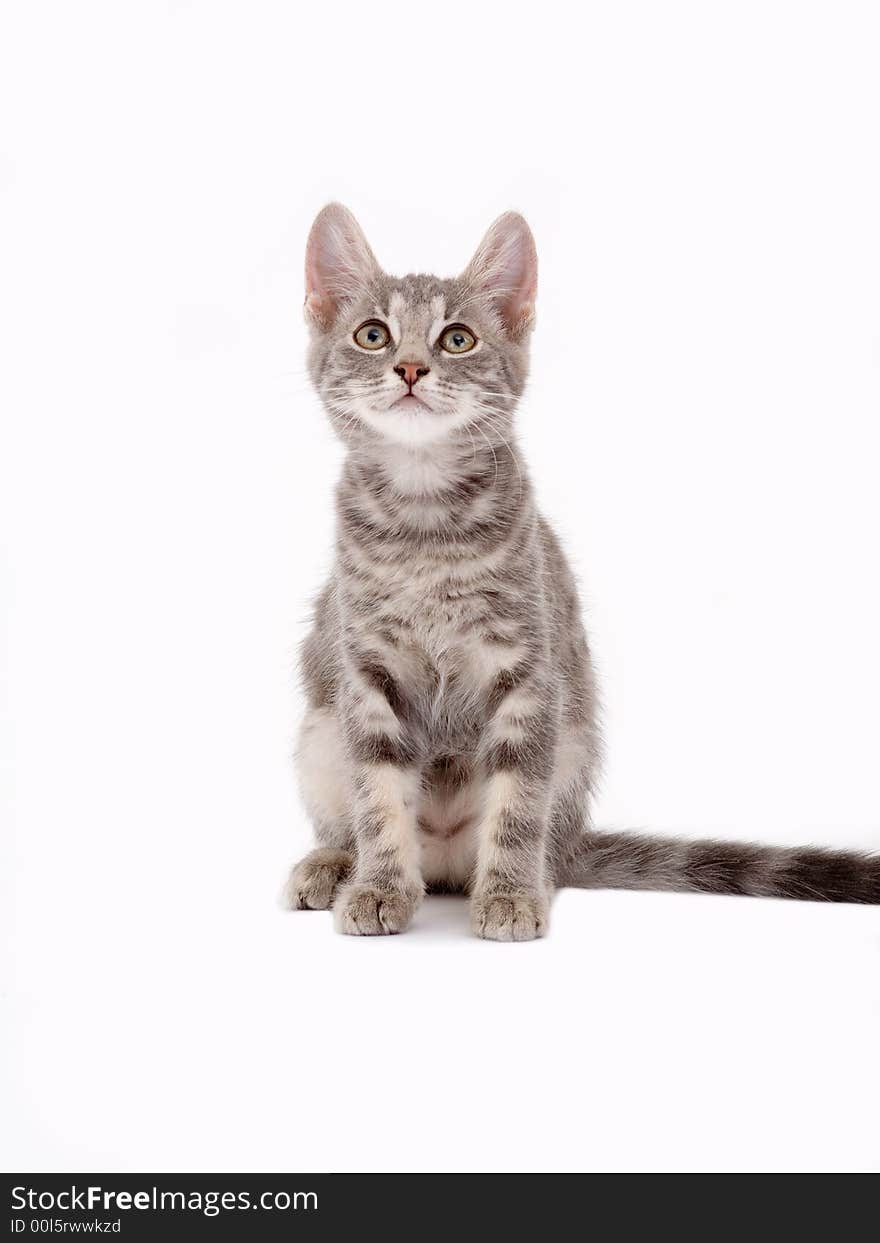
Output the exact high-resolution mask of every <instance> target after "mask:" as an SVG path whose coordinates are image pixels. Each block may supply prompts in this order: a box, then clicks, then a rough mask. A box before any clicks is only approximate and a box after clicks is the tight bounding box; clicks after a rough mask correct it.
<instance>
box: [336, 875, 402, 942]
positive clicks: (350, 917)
mask: <svg viewBox="0 0 880 1243" xmlns="http://www.w3.org/2000/svg"><path fill="white" fill-rule="evenodd" d="M417 901H418V900H417V898H415V897H413V896H412V895H411V894H408V893H404V892H403V891H402V890H399V889H377V888H375V886H373V885H350V886H349V887H348V888H347V889H343V890H342V892H341V893H340V894H339V897H338V899H337V901H336V905H335V907H334V914H335V917H336V930H337V932H344V933H345V934H346V935H347V936H351V937H381V936H387V935H389V934H390V933H394V932H403V931H404V930H405V929H406V928H407V927H408V925H409V922H410V920H411V919H412V917H413V913H414V911H415V909H416V905H417Z"/></svg>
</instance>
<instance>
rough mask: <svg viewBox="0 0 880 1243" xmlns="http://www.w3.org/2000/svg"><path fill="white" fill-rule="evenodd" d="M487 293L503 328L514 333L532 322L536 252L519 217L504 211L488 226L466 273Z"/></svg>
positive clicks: (536, 266)
mask: <svg viewBox="0 0 880 1243" xmlns="http://www.w3.org/2000/svg"><path fill="white" fill-rule="evenodd" d="M466 275H467V277H468V278H469V280H470V281H471V283H472V284H473V285H474V286H475V287H476V288H477V289H479V290H482V291H484V292H485V293H486V294H488V295H489V297H490V298H491V301H492V303H493V305H494V307H495V310H496V312H497V314H498V316H499V318H500V319H501V322H502V325H503V326H504V328H505V329H506V330H507V331H508V332H509V333H511V334H512V335H514V336H516V335H518V334H519V333H520V332H522V331H523V330H524V329H525V328H527V327H528V326H529V325H530V324H531V321H532V314H533V304H534V301H535V295H536V294H537V290H538V255H537V252H536V250H535V242H534V238H533V237H532V233H531V230H530V229H529V226H528V225H527V224H526V222H525V220H524V219H523V217H522V216H520V215H518V214H517V213H516V212H507V213H506V214H505V215H503V216H501V217H500V218H499V219H498V220H496V221H495V223H494V224H493V225H492V227H491V228H490V229H489V231H488V233H487V234H486V236H485V237H484V238H483V241H482V242H481V243H480V246H479V248H478V249H477V253H476V255H474V258H473V260H472V261H471V264H470V267H469V268H468V270H467V273H466Z"/></svg>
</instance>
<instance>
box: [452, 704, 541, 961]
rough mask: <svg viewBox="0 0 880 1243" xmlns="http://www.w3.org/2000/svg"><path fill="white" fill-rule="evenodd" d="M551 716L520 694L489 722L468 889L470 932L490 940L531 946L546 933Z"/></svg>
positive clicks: (503, 705)
mask: <svg viewBox="0 0 880 1243" xmlns="http://www.w3.org/2000/svg"><path fill="white" fill-rule="evenodd" d="M554 745H555V730H554V727H553V714H552V713H551V712H550V711H548V709H547V706H546V702H545V701H544V699H543V696H539V695H537V694H530V693H529V692H528V690H527V689H525V688H520V689H519V690H518V693H517V695H516V697H515V698H514V696H513V695H511V696H510V697H509V700H508V702H507V703H502V705H501V707H500V709H499V711H498V712H497V713H496V715H495V716H494V717H493V719H492V721H491V722H490V725H489V729H488V731H487V738H486V747H485V755H484V760H485V765H486V771H487V785H486V792H485V799H484V807H483V815H482V818H481V821H480V825H479V830H478V846H477V863H476V869H475V873H474V880H473V884H472V887H471V894H472V896H471V926H472V928H473V931H474V932H475V933H476V934H477V936H480V937H484V938H485V939H486V940H490V941H532V940H534V939H535V938H536V937H540V936H543V935H544V933H545V932H546V931H547V924H548V919H549V911H550V898H551V895H552V893H553V885H552V882H551V881H550V879H549V876H548V868H547V858H546V856H547V834H548V807H549V804H550V781H551V775H552V769H553V752H554Z"/></svg>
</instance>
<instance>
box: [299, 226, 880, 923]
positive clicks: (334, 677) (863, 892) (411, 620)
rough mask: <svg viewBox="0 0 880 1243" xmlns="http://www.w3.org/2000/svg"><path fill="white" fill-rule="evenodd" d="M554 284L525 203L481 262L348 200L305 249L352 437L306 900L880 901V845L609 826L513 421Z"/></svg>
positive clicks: (528, 907)
mask: <svg viewBox="0 0 880 1243" xmlns="http://www.w3.org/2000/svg"><path fill="white" fill-rule="evenodd" d="M536 286H537V256H536V253H535V245H534V241H533V239H532V235H531V232H530V231H529V227H528V225H527V224H526V222H525V220H524V219H523V218H522V217H521V216H518V215H516V214H515V213H513V212H509V213H507V214H506V215H504V216H502V217H501V218H500V219H499V220H497V221H496V222H495V224H493V225H492V227H491V229H490V230H489V232H488V233H487V234H486V236H485V238H484V239H483V241H482V243H481V244H480V247H479V249H478V250H477V252H476V254H475V256H474V258H473V259H472V260H471V262H470V264H469V265H468V267H467V268H466V269H465V271H464V272H463V273H462V275H461V276H459V277H458V278H456V279H454V280H441V279H439V278H437V277H434V276H406V277H403V278H402V279H397V278H395V277H391V276H388V275H387V274H386V273H385V272H383V271H382V269H381V268H380V267H379V264H378V263H377V262H376V259H375V258H374V256H373V253H372V251H371V250H370V247H369V246H368V244H367V241H366V239H365V237H364V235H363V233H362V232H361V230H360V228H359V227H358V224H357V222H356V221H355V219H354V217H353V216H352V215H351V213H350V212H349V211H347V210H346V209H345V208H344V207H341V206H339V205H337V204H331V205H330V206H328V207H325V208H324V210H323V211H322V212H321V213H320V214H319V215H318V217H317V219H316V220H315V223H314V225H313V226H312V231H311V234H310V236H309V241H308V248H307V253H306V306H305V310H306V317H307V320H308V323H309V326H310V328H311V348H310V352H309V369H310V373H311V377H312V380H313V382H314V385H315V388H316V389H317V391H318V393H319V395H320V397H321V400H322V402H323V404H324V406H325V408H326V410H327V413H328V415H329V417H330V420H331V422H332V424H333V426H334V428H335V430H336V432H337V433H338V435H339V436H340V438H341V439H342V441H343V442H344V444H345V445H346V448H347V450H348V453H347V458H346V462H345V467H344V470H343V473H342V478H341V480H340V482H339V485H338V488H337V542H336V559H335V567H334V571H333V574H332V577H331V579H330V582H329V583H328V584H327V586H326V587H325V588H324V591H323V592H322V593H321V596H320V598H319V599H318V602H317V609H316V617H315V624H314V628H313V630H312V632H311V634H310V635H309V637H308V639H307V640H306V643H305V647H304V652H303V671H304V676H305V686H306V692H307V696H308V713H307V716H306V719H305V722H304V725H303V728H302V736H301V740H300V746H299V753H298V758H299V771H300V777H301V783H302V790H303V794H304V797H305V801H306V804H307V806H308V809H309V812H310V814H311V817H312V819H313V820H314V824H315V831H316V835H317V839H318V842H319V847H318V849H316V850H313V851H312V852H311V854H309V855H307V856H306V858H305V859H303V860H302V862H301V863H299V864H298V865H297V866H296V867H295V868H294V870H293V873H292V875H291V878H290V882H289V886H288V898H289V902H290V905H291V906H293V907H296V908H300V909H311V910H322V909H325V908H326V907H329V906H331V905H332V906H333V908H334V912H335V917H336V925H337V927H338V929H339V930H340V931H341V932H346V933H351V934H354V935H370V934H381V933H392V932H402V931H403V930H404V929H405V928H406V926H407V925H408V924H409V922H410V920H411V919H412V916H413V912H414V911H415V909H416V907H417V905H418V903H419V900H420V898H421V897H422V894H423V893H424V891H425V889H426V888H428V889H432V890H447V891H449V890H451V891H466V892H467V893H469V894H470V903H471V919H472V925H473V930H474V932H475V933H477V935H478V936H481V937H488V938H490V939H492V940H497V941H528V940H531V939H532V938H533V937H539V936H541V935H542V934H543V933H544V932H545V931H546V929H547V918H548V910H549V905H550V898H551V894H552V893H553V890H554V889H555V888H556V887H557V886H563V885H575V886H581V887H591V886H603V887H608V886H613V887H626V888H642V889H677V890H701V891H704V892H708V893H743V894H766V895H774V896H779V897H791V898H811V899H822V900H825V901H830V902H875V903H876V902H880V858H877V857H871V856H867V855H859V854H850V853H841V852H831V851H823V850H814V849H797V850H789V849H773V848H768V847H763V846H755V845H739V844H733V843H727V842H712V841H703V842H688V841H677V840H673V839H653V838H645V837H638V836H632V835H628V834H623V833H599V832H595V831H593V830H592V829H591V827H590V824H589V818H588V812H589V803H590V798H591V795H592V793H593V790H594V788H595V785H596V779H597V774H598V771H599V764H600V759H601V742H600V738H599V732H598V728H597V724H596V689H595V682H594V676H593V669H592V665H591V663H590V653H589V649H588V647H587V640H586V637H585V634H584V630H583V626H582V623H581V617H580V607H579V604H578V598H577V593H576V590H575V584H574V581H573V578H572V575H571V571H570V570H569V567H568V565H567V564H566V561H565V557H564V555H563V553H562V551H561V549H560V547H559V544H558V542H557V540H556V537H555V536H554V534H553V532H552V531H551V530H550V528H549V526H548V525H547V523H546V522H545V521H544V520H543V518H541V516H540V514H539V513H538V510H537V508H536V505H535V500H534V496H533V493H532V487H531V484H530V482H529V477H528V474H527V473H526V470H525V467H524V465H523V463H522V460H521V458H520V456H519V452H518V450H517V448H516V444H515V441H514V436H513V415H514V410H515V408H516V405H517V401H518V399H519V397H520V394H521V393H522V391H523V386H524V384H525V380H526V372H527V367H528V343H529V334H530V331H531V328H532V321H533V307H534V301H535V293H536Z"/></svg>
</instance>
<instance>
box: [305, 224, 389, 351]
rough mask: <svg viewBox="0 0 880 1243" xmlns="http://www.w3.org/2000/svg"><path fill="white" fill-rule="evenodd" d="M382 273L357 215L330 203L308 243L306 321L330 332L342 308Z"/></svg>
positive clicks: (312, 229)
mask: <svg viewBox="0 0 880 1243" xmlns="http://www.w3.org/2000/svg"><path fill="white" fill-rule="evenodd" d="M378 272H379V265H378V263H377V262H376V258H375V256H374V254H373V252H372V251H371V250H370V247H369V243H368V242H367V239H366V238H365V237H364V235H363V232H362V230H361V227H360V225H359V224H358V222H357V221H356V220H355V218H354V216H353V215H352V214H351V212H350V211H349V210H348V208H347V207H343V206H342V204H341V203H328V204H327V206H326V207H323V208H322V209H321V211H319V212H318V214H317V216H316V217H315V223H314V224H313V225H312V228H311V231H310V233H309V240H308V242H307V243H306V304H305V313H306V319H307V320H308V321H309V323H311V324H314V325H315V327H317V328H318V329H320V330H321V331H322V332H326V331H327V330H328V329H329V328H332V326H333V324H334V323H335V321H336V317H337V315H338V314H339V310H340V307H342V306H344V305H345V303H346V302H350V301H352V300H353V299H354V298H356V297H357V296H358V295H359V294H361V293H363V292H364V291H365V290H366V289H367V288H368V286H369V283H370V281H371V279H372V278H373V277H375V276H376V275H377V274H378Z"/></svg>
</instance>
